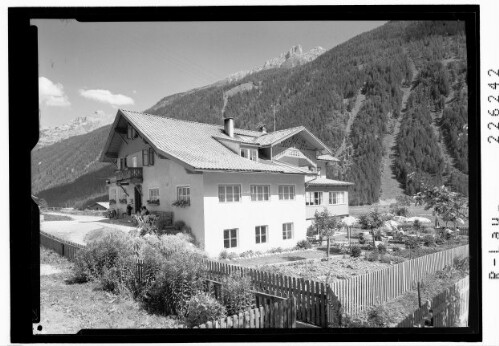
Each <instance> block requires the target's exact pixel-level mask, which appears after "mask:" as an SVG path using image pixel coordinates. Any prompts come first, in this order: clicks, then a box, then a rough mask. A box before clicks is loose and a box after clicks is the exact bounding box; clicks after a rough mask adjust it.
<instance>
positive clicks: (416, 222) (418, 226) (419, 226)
mask: <svg viewBox="0 0 499 346" xmlns="http://www.w3.org/2000/svg"><path fill="white" fill-rule="evenodd" d="M412 228H414V230H415V231H416V235H417V237H418V238H419V231H420V230H421V229H422V228H423V225H422V224H421V222H420V221H419V220H414V223H413V224H412Z"/></svg>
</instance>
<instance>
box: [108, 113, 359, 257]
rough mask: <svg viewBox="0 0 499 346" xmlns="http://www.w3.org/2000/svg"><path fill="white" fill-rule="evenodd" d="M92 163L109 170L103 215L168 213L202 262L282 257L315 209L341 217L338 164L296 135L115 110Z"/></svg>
mask: <svg viewBox="0 0 499 346" xmlns="http://www.w3.org/2000/svg"><path fill="white" fill-rule="evenodd" d="M101 160H102V161H104V162H113V163H115V164H116V166H117V172H116V176H114V177H111V178H110V179H109V181H108V187H109V200H110V208H112V209H115V210H118V212H119V213H123V212H125V211H126V208H127V205H131V206H132V210H133V211H135V210H137V209H138V208H140V207H141V206H143V205H145V206H147V208H148V209H149V210H150V211H152V212H159V213H160V212H167V211H168V212H173V218H174V220H175V221H176V220H182V221H184V222H185V223H186V224H187V225H188V226H190V227H191V229H192V233H193V235H194V236H195V237H196V240H197V241H198V242H199V244H200V245H201V246H202V247H203V248H204V250H205V251H207V252H208V254H210V255H211V256H217V255H218V254H219V253H220V252H221V251H222V250H224V249H226V250H227V251H229V252H231V251H233V252H238V253H240V252H243V251H247V250H253V251H266V250H269V249H271V248H275V247H282V248H290V247H293V246H295V245H296V243H297V242H298V241H300V240H303V239H305V238H306V229H307V226H308V225H309V224H310V220H311V219H312V218H313V216H314V213H315V210H317V209H319V210H322V209H323V208H324V207H326V208H328V209H329V210H330V211H331V213H332V214H333V215H340V216H346V215H348V187H349V186H350V185H352V184H351V183H348V182H341V181H336V180H331V179H327V178H326V166H327V165H329V164H334V162H335V161H337V159H335V158H334V157H333V156H332V155H331V150H330V149H329V148H327V147H326V146H325V145H324V144H323V143H322V142H321V141H320V140H319V139H318V138H316V137H315V136H314V135H313V134H311V133H310V132H309V131H308V130H307V129H305V128H304V127H302V126H300V127H295V128H291V129H285V130H281V131H275V132H272V133H267V132H266V131H265V129H262V130H261V131H250V130H243V129H237V128H235V127H234V120H233V119H231V118H227V119H225V120H224V124H223V125H220V126H217V125H211V124H202V123H196V122H191V121H183V120H178V119H172V118H167V117H162V116H156V115H150V114H143V113H138V112H132V111H126V110H119V111H118V113H117V115H116V118H115V121H114V123H113V125H112V127H111V130H110V134H109V137H108V139H107V142H106V145H105V148H104V150H103V153H102V157H101Z"/></svg>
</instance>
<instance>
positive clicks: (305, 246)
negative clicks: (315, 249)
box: [296, 240, 312, 249]
mask: <svg viewBox="0 0 499 346" xmlns="http://www.w3.org/2000/svg"><path fill="white" fill-rule="evenodd" d="M311 247H312V244H310V242H309V241H308V240H300V241H299V242H298V243H296V248H297V249H310V248H311Z"/></svg>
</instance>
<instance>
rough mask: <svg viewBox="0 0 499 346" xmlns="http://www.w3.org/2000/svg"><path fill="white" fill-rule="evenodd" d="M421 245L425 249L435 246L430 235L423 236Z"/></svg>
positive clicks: (433, 239)
mask: <svg viewBox="0 0 499 346" xmlns="http://www.w3.org/2000/svg"><path fill="white" fill-rule="evenodd" d="M423 244H424V246H426V247H432V246H435V238H434V237H433V236H431V235H425V236H424V238H423Z"/></svg>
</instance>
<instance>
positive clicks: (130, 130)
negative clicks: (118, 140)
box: [126, 124, 137, 139]
mask: <svg viewBox="0 0 499 346" xmlns="http://www.w3.org/2000/svg"><path fill="white" fill-rule="evenodd" d="M126 137H127V138H128V139H133V138H135V137H137V131H135V129H134V128H133V126H132V125H130V124H128V128H127V134H126Z"/></svg>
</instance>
